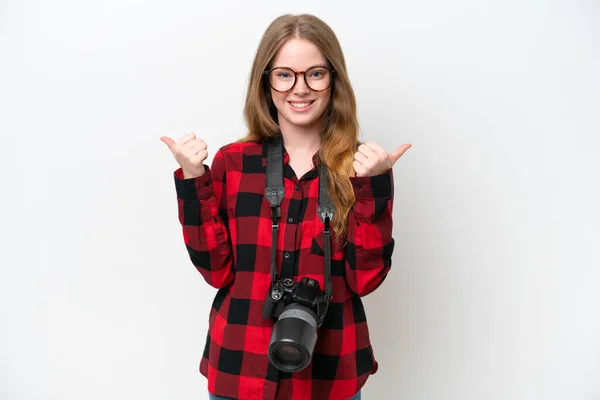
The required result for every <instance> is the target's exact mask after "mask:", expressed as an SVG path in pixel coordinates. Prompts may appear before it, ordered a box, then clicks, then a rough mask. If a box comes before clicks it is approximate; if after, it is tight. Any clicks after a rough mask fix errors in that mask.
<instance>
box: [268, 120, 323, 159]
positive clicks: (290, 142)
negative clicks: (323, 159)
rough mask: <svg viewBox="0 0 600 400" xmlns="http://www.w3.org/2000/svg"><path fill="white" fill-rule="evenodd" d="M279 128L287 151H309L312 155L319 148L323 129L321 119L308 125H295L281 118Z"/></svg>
mask: <svg viewBox="0 0 600 400" xmlns="http://www.w3.org/2000/svg"><path fill="white" fill-rule="evenodd" d="M279 128H280V129H281V135H282V136H283V145H284V146H285V149H286V150H287V151H288V153H289V152H293V153H309V154H310V155H311V156H312V155H313V154H314V153H316V152H317V150H319V147H320V144H321V131H322V129H323V126H322V122H321V121H316V122H315V123H314V124H312V125H308V126H296V125H292V124H290V123H289V122H288V121H287V120H285V119H283V118H282V119H280V124H279Z"/></svg>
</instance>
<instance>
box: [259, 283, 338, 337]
mask: <svg viewBox="0 0 600 400" xmlns="http://www.w3.org/2000/svg"><path fill="white" fill-rule="evenodd" d="M291 303H296V304H298V305H303V306H305V307H308V308H310V309H311V310H313V311H314V313H315V316H316V322H317V326H316V327H317V328H318V327H320V326H321V324H322V323H323V320H324V319H325V315H326V314H327V308H328V306H329V299H328V298H327V295H326V293H325V292H323V291H322V290H321V288H320V286H319V282H318V281H316V280H314V279H312V278H307V277H303V278H302V279H301V280H300V282H294V281H293V280H292V279H290V278H283V279H276V280H273V281H272V282H271V286H270V287H269V291H268V292H267V297H266V299H265V305H264V308H263V317H264V318H266V319H268V318H275V319H277V318H279V317H280V316H281V314H282V313H283V311H284V310H285V308H286V306H288V305H290V304H291Z"/></svg>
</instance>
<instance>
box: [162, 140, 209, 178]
mask: <svg viewBox="0 0 600 400" xmlns="http://www.w3.org/2000/svg"><path fill="white" fill-rule="evenodd" d="M160 140H161V141H163V142H164V143H165V144H166V145H167V146H168V147H169V149H170V150H171V153H173V156H174V157H175V160H177V163H178V164H179V165H180V166H181V170H182V171H183V178H184V179H189V178H197V177H199V176H202V175H204V172H206V170H205V168H204V165H203V164H204V161H205V160H206V158H207V157H208V151H207V146H206V143H204V141H203V140H202V139H200V138H196V135H195V134H194V133H189V134H187V135H185V136H184V137H182V138H181V139H179V141H178V142H175V141H174V140H173V139H171V138H170V137H167V136H163V137H161V138H160Z"/></svg>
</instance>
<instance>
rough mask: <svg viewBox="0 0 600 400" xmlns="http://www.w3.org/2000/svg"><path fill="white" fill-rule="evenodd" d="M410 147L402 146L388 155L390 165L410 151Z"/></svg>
mask: <svg viewBox="0 0 600 400" xmlns="http://www.w3.org/2000/svg"><path fill="white" fill-rule="evenodd" d="M411 147H412V145H411V144H403V145H402V146H400V147H398V148H397V149H396V150H394V151H393V152H392V153H391V154H390V155H389V158H390V160H391V161H392V165H393V164H394V163H395V162H396V161H398V159H399V158H400V157H402V154H404V152H405V151H406V150H408V149H410V148H411Z"/></svg>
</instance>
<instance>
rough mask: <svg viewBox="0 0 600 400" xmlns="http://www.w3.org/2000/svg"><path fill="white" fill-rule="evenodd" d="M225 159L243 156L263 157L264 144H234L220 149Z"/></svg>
mask: <svg viewBox="0 0 600 400" xmlns="http://www.w3.org/2000/svg"><path fill="white" fill-rule="evenodd" d="M219 152H220V153H221V154H222V155H223V156H224V157H235V156H241V155H247V156H251V155H261V154H262V143H258V142H233V143H229V144H226V145H225V146H223V147H221V148H220V149H219Z"/></svg>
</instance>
